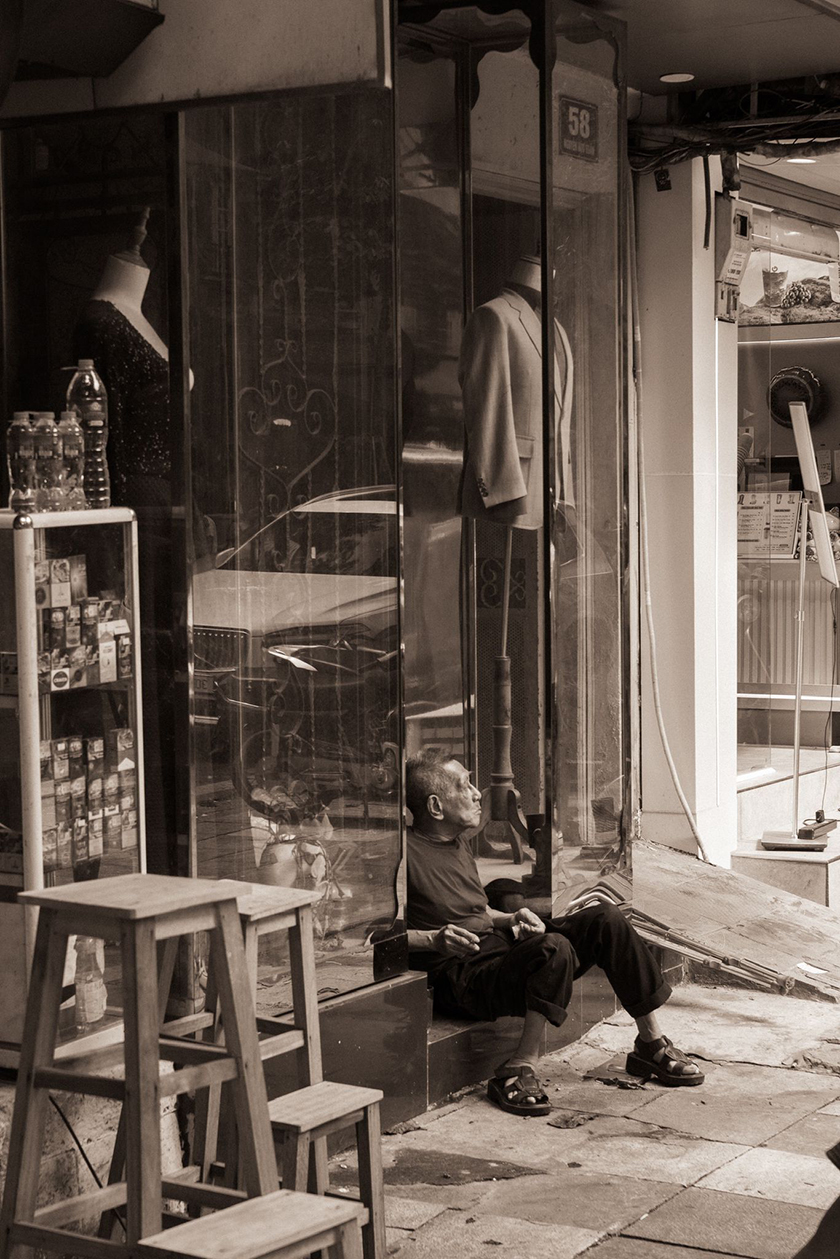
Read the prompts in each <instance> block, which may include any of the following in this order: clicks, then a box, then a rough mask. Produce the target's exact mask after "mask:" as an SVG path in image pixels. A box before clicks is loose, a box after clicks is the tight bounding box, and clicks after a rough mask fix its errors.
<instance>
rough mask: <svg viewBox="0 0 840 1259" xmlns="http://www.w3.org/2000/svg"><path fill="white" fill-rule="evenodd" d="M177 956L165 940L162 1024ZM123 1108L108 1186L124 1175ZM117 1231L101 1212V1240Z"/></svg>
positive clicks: (172, 942)
mask: <svg viewBox="0 0 840 1259" xmlns="http://www.w3.org/2000/svg"><path fill="white" fill-rule="evenodd" d="M177 956H178V937H177V936H172V937H171V938H170V939H169V940H166V941H165V943H164V946H163V954H162V956H161V962H160V970H159V971H158V1021H159V1022H160V1023H162V1022H163V1020H164V1017H165V1015H166V1003H167V1001H168V1000H169V989H170V988H171V987H172V976H173V974H174V972H175V961H176V958H177ZM125 1132H126V1126H125V1107H123V1108H122V1110H121V1111H120V1122H119V1124H118V1125H117V1135H116V1137H115V1139H114V1152H113V1154H112V1155H111V1166H110V1167H109V1169H108V1184H109V1185H114V1184H116V1183H117V1182H118V1181H120V1180H122V1178H123V1176H124V1174H125ZM116 1231H117V1216H116V1213H115V1212H114V1211H103V1212H102V1215H101V1216H100V1217H99V1233H98V1235H99V1236H100V1237H103V1238H106V1239H107V1238H110V1237H112V1236H113V1234H114V1233H115V1232H116Z"/></svg>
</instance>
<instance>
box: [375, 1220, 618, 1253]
mask: <svg viewBox="0 0 840 1259" xmlns="http://www.w3.org/2000/svg"><path fill="white" fill-rule="evenodd" d="M598 1236H599V1234H598V1233H596V1232H594V1231H593V1230H592V1229H585V1228H571V1227H569V1226H568V1225H564V1224H531V1223H530V1222H529V1221H527V1220H517V1219H509V1218H506V1217H505V1216H502V1215H479V1214H475V1215H466V1214H465V1213H464V1212H462V1211H458V1212H455V1211H446V1212H445V1213H444V1214H443V1215H439V1216H438V1217H437V1219H435V1220H432V1222H431V1224H427V1225H425V1227H424V1228H421V1229H420V1231H419V1232H418V1233H415V1234H413V1236H412V1238H411V1239H410V1240H406V1242H405V1243H404V1244H403V1245H402V1246H401V1247H400V1249H399V1250H398V1251H397V1252H396V1254H397V1255H398V1256H399V1259H453V1256H456V1255H457V1257H458V1259H490V1257H491V1256H493V1255H494V1254H495V1255H499V1256H500V1259H525V1256H527V1259H573V1257H574V1256H575V1255H579V1254H580V1253H581V1252H582V1251H584V1250H587V1249H588V1248H589V1247H590V1246H592V1244H593V1242H596V1241H597V1240H598Z"/></svg>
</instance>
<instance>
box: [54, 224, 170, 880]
mask: <svg viewBox="0 0 840 1259" xmlns="http://www.w3.org/2000/svg"><path fill="white" fill-rule="evenodd" d="M148 214H149V211H148V209H147V210H145V211H144V212H143V215H142V217H141V219H140V220H139V222H138V224H137V226H136V227H135V228H134V231H133V233H132V236H131V240H130V242H129V244H128V247H127V248H126V249H125V250H122V251H120V252H119V253H115V254H111V255H110V257H109V258H108V259H107V261H106V263H105V267H104V270H103V272H102V275H101V277H100V279H99V282H98V284H97V286H96V288H95V289H94V292H93V295H92V297H91V300H90V301H89V302H88V303H87V305H86V307H85V309H84V311H83V314H82V317H81V319H80V320H79V322H78V324H77V325H76V328H75V330H74V338H73V340H74V351H75V354H76V356H77V357H78V358H92V359H93V361H94V364H95V366H96V370H97V372H98V373H99V375H100V376H101V377H102V380H103V382H104V384H105V388H106V390H107V393H108V429H109V432H108V467H109V470H110V475H111V502H112V503H113V504H114V506H119V507H132V508H133V509H134V510H135V512H136V513H137V522H138V542H139V568H140V617H141V630H142V641H141V649H140V657H141V662H142V669H143V710H144V711H143V726H144V744H145V767H146V792H145V799H146V835H147V851H148V858H149V868H150V869H151V870H153V871H155V872H157V873H174V872H175V852H176V846H177V824H176V816H177V815H176V801H175V792H176V775H175V765H176V759H175V757H176V738H175V709H174V703H173V687H174V649H173V648H174V643H173V631H174V628H175V627H174V608H175V607H176V606H177V605H178V604H179V600H178V598H177V596H176V589H175V586H176V583H175V582H174V580H173V579H174V576H175V569H174V565H173V559H174V551H175V547H174V531H173V511H172V507H173V485H172V456H171V441H172V434H171V432H170V415H169V361H168V360H169V355H168V352H167V348H166V345H165V343H164V342H163V341H162V339H161V338H160V336H159V335H158V333H157V332H156V331H155V329H154V328H153V327H152V325H151V324H150V323H149V321H148V319H146V317H145V315H144V314H143V311H142V302H143V297H144V295H145V292H146V288H147V285H148V282H149V275H150V272H149V267H148V265H147V264H146V262H145V261H144V259H143V257H142V255H141V253H140V248H141V245H142V243H143V241H144V239H145V237H146V221H147V219H148ZM179 501H180V496H179V495H178V494H177V493H176V495H175V497H174V502H175V503H177V502H179ZM181 584H182V583H181Z"/></svg>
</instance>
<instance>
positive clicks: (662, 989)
mask: <svg viewBox="0 0 840 1259" xmlns="http://www.w3.org/2000/svg"><path fill="white" fill-rule="evenodd" d="M543 921H544V923H545V934H544V935H539V936H526V937H525V939H523V940H518V941H515V940H514V937H513V935H512V933H511V932H510V931H509V930H508V929H506V928H503V929H497V930H495V931H493V932H491V933H490V934H488V935H486V936H482V938H481V945H480V949H479V952H478V953H474V954H472V955H471V956H469V957H466V958H446V959H444V960H442V961H441V962H440V963H435V964H433V965H432V967H431V968H430V971H429V974H430V978H431V980H432V985H433V988H434V995H435V1005H436V1006H437V1007H438V1008H439V1009H440V1010H441V1011H443V1012H445V1013H447V1014H454V1015H461V1016H466V1017H468V1018H475V1019H488V1020H489V1019H497V1018H500V1017H501V1016H502V1015H520V1016H521V1015H524V1014H525V1013H526V1011H527V1010H536V1011H537V1012H538V1013H540V1014H543V1015H545V1017H546V1018H547V1019H548V1021H549V1023H553V1024H554V1026H555V1027H559V1026H560V1024H561V1023H562V1022H563V1020H564V1019H565V1018H566V1013H567V1008H568V1005H569V1002H570V1000H571V996H572V984H573V982H574V980H576V979H578V978H580V976H581V975H583V974H585V972H586V971H588V970H589V969H590V967H592V966H600V967H601V969H602V970H603V971H604V973H605V974H606V976H607V979H608V980H609V981H610V984H611V985H612V988H613V991H614V992H615V994H616V996H617V997H618V1000H619V1001H620V1002H621V1004H622V1006H623V1007H624V1009H625V1010H626V1011H627V1013H628V1014H630V1015H632V1016H633V1018H639V1017H640V1016H641V1015H644V1014H650V1013H651V1012H652V1011H653V1010H656V1009H658V1008H659V1006H661V1005H664V1003H665V1002H666V1001H667V1000H668V998H669V997H670V995H671V988H670V986H669V985H668V984H667V983H666V981H665V980H664V979H663V977H662V972H661V971H660V969H659V967H658V966H657V964H656V961H655V960H654V958H653V955H652V954H651V952H650V950H649V949H648V947H647V945H646V944H645V942H644V940H642V938H641V936H639V934H638V933H637V932H636V931H635V930H634V929H633V927H632V926H631V925H630V923H629V922H628V921H627V919H626V918H625V917H624V915H623V914H622V913H621V912H620V911H619V910H617V909H615V908H614V907H613V906H610V905H594V906H592V907H590V908H589V909H582V910H579V911H578V913H576V914H570V915H568V916H566V917H563V918H544V919H543Z"/></svg>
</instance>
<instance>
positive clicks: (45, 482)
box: [32, 411, 64, 511]
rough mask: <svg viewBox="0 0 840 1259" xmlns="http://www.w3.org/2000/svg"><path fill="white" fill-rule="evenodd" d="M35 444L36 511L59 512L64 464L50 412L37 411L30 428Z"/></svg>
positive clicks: (59, 440)
mask: <svg viewBox="0 0 840 1259" xmlns="http://www.w3.org/2000/svg"><path fill="white" fill-rule="evenodd" d="M32 436H33V439H34V444H35V510H36V511H61V509H62V507H63V506H64V463H63V462H62V458H61V434H60V433H59V431H58V425H57V424H56V422H55V415H54V414H53V412H52V411H37V412H36V413H35V419H34V422H33V424H32Z"/></svg>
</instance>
